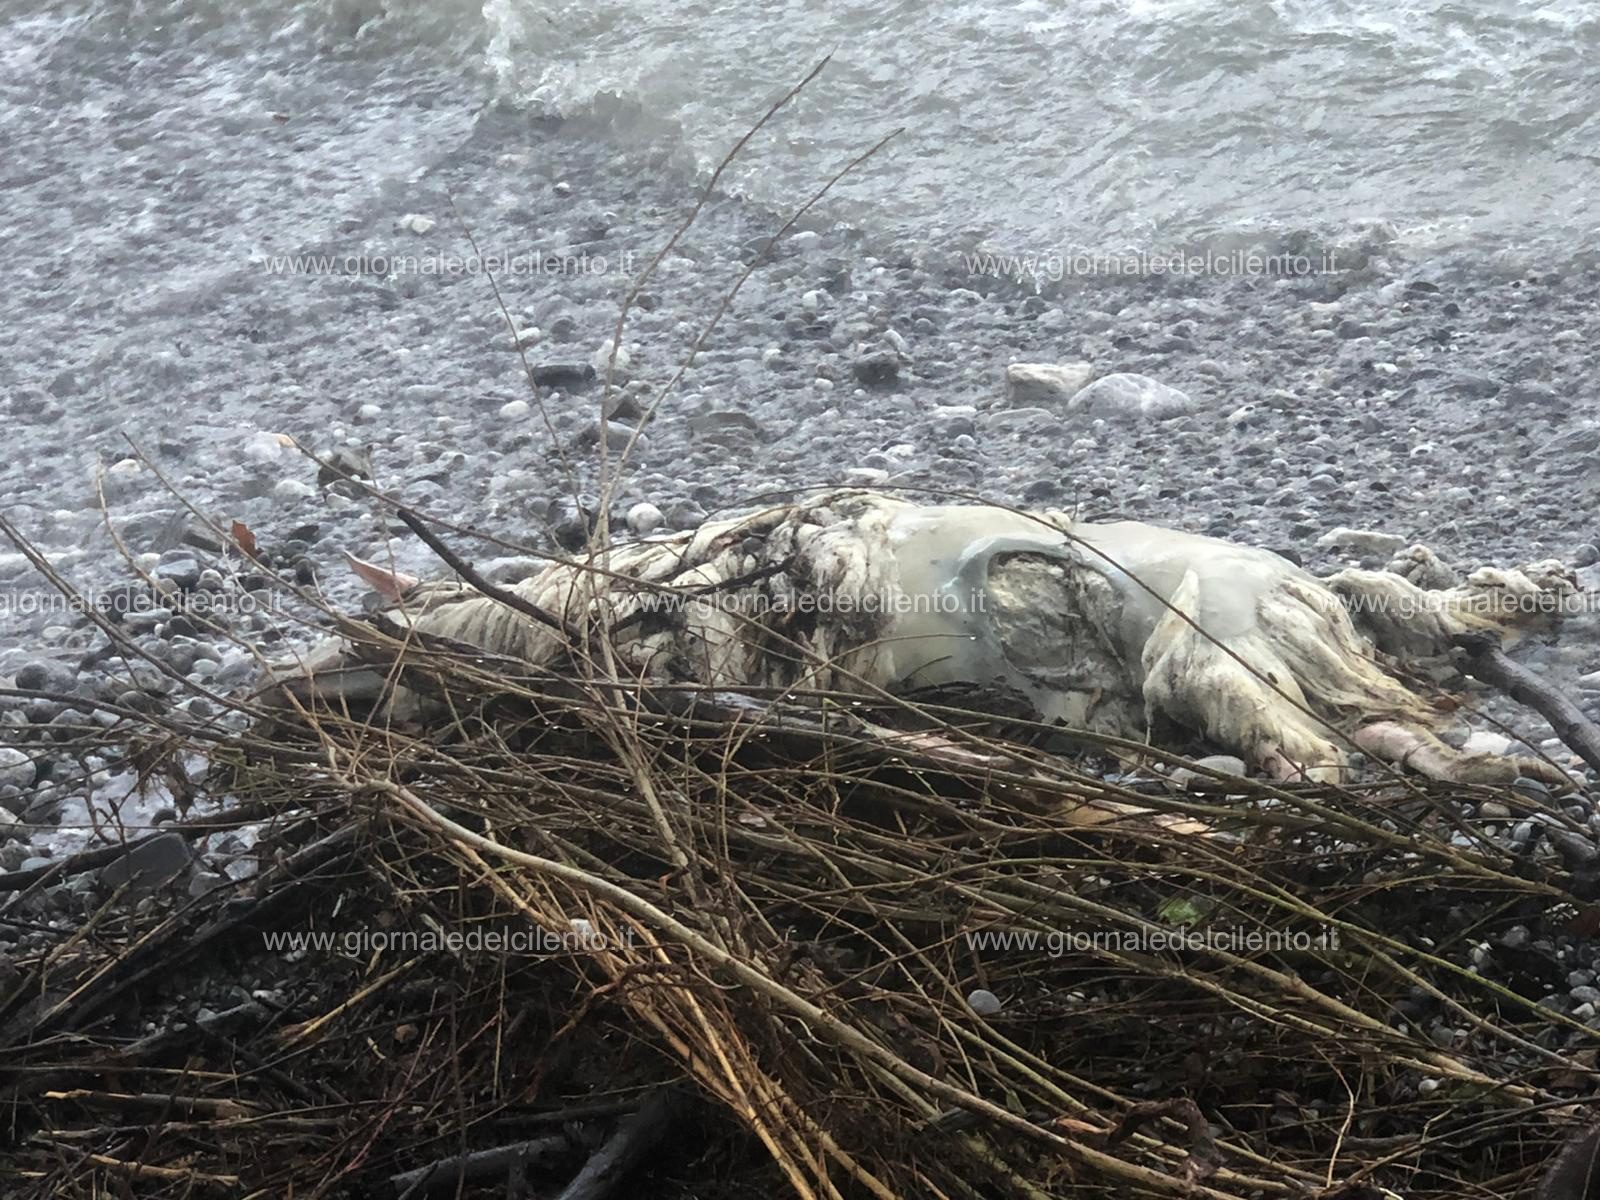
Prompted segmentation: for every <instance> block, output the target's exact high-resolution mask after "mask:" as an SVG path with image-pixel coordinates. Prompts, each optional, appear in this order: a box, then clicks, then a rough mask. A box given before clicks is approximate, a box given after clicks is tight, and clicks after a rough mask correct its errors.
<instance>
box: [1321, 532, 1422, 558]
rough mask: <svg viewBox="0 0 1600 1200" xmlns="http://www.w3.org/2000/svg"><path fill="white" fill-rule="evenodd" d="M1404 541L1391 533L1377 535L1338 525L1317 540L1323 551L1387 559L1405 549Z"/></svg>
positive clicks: (1376, 533)
mask: <svg viewBox="0 0 1600 1200" xmlns="http://www.w3.org/2000/svg"><path fill="white" fill-rule="evenodd" d="M1405 544H1406V539H1405V538H1403V537H1397V536H1396V535H1394V534H1392V533H1379V532H1378V531H1377V530H1375V529H1351V528H1350V527H1349V526H1347V525H1340V526H1339V527H1338V528H1337V529H1330V530H1328V532H1327V533H1325V534H1323V535H1322V536H1321V537H1319V538H1318V539H1317V545H1318V546H1320V547H1321V548H1322V549H1324V550H1337V551H1343V552H1345V553H1347V554H1361V555H1367V554H1372V555H1377V556H1379V557H1382V558H1388V557H1389V556H1391V555H1393V554H1397V553H1399V552H1400V550H1402V549H1403V548H1404V547H1405Z"/></svg>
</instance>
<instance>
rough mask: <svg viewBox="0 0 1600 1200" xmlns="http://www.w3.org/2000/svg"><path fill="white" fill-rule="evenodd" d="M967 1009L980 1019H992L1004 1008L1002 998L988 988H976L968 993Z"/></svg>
mask: <svg viewBox="0 0 1600 1200" xmlns="http://www.w3.org/2000/svg"><path fill="white" fill-rule="evenodd" d="M967 1007H968V1008H970V1009H971V1010H972V1011H973V1012H975V1013H977V1014H978V1015H979V1016H980V1017H992V1016H994V1015H995V1014H996V1013H997V1012H999V1011H1000V1010H1001V1008H1002V1007H1004V1006H1003V1005H1002V1004H1001V1003H1000V997H999V996H996V995H995V994H994V993H993V992H991V991H989V990H988V989H987V988H974V989H973V990H972V991H970V992H968V993H967Z"/></svg>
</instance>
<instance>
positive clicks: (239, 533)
mask: <svg viewBox="0 0 1600 1200" xmlns="http://www.w3.org/2000/svg"><path fill="white" fill-rule="evenodd" d="M232 533H233V541H234V544H235V545H237V546H238V547H239V549H241V550H243V551H244V552H245V554H247V555H249V556H250V557H251V558H259V557H260V548H259V547H258V546H257V545H256V535H255V534H253V533H251V532H250V526H248V525H246V524H245V523H244V522H243V521H235V522H234V523H233V529H232Z"/></svg>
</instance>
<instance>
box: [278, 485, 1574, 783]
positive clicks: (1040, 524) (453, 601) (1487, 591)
mask: <svg viewBox="0 0 1600 1200" xmlns="http://www.w3.org/2000/svg"><path fill="white" fill-rule="evenodd" d="M362 566H363V569H364V574H366V575H367V577H368V578H369V580H370V581H372V582H375V583H376V584H378V585H379V586H380V587H382V588H383V589H384V590H386V591H390V592H391V593H392V598H393V599H394V600H395V606H394V608H393V610H392V612H391V617H390V619H391V620H392V621H393V622H395V625H396V628H397V629H398V630H399V632H400V633H401V634H402V635H403V633H404V631H405V630H406V629H408V628H409V629H414V630H416V631H418V632H419V633H423V634H432V635H437V636H440V637H443V638H448V639H453V640H454V641H456V642H460V643H466V644H468V645H471V646H475V647H478V648H481V649H483V650H485V651H489V652H491V653H494V654H498V655H503V656H508V657H511V658H515V659H520V660H524V661H526V662H528V663H531V664H538V665H545V666H551V665H560V664H562V663H568V664H573V663H576V662H577V661H578V660H579V659H580V658H582V657H583V656H585V655H587V656H589V657H590V660H591V661H592V660H593V655H594V645H593V644H592V643H593V639H594V638H596V637H600V636H604V637H606V638H608V639H609V642H610V646H611V649H610V651H609V653H610V655H611V656H612V658H611V659H610V661H612V662H614V663H615V664H616V665H618V666H620V667H621V668H622V669H624V670H626V671H631V672H633V673H635V674H636V675H637V676H639V677H641V678H642V679H645V680H654V681H660V682H667V681H671V682H684V681H695V682H699V683H703V684H706V685H709V686H713V687H719V688H737V687H751V686H761V687H778V688H789V689H796V690H804V689H808V688H816V689H827V690H832V691H846V692H856V693H863V692H867V693H870V692H877V691H889V692H895V691H905V690H910V689H916V688H920V687H922V686H924V685H932V684H941V683H952V682H961V683H971V684H980V685H999V686H1002V687H1005V688H1007V689H1010V690H1012V691H1013V692H1016V693H1020V694H1021V695H1022V696H1024V697H1026V698H1027V700H1028V701H1029V702H1030V703H1031V704H1032V706H1033V707H1034V708H1035V709H1036V710H1037V712H1038V713H1039V715H1040V717H1041V718H1043V719H1044V720H1046V721H1052V722H1061V723H1063V724H1065V725H1067V726H1069V727H1074V728H1080V729H1086V730H1090V731H1095V732H1101V733H1107V734H1113V735H1116V736H1119V737H1122V738H1129V739H1155V740H1161V739H1162V738H1163V737H1165V736H1166V734H1167V733H1169V732H1171V731H1173V730H1177V731H1184V732H1186V733H1187V734H1188V735H1190V737H1191V739H1192V738H1194V737H1198V738H1199V739H1201V740H1203V741H1205V742H1209V743H1211V744H1213V745H1215V746H1216V747H1218V748H1219V749H1222V750H1226V751H1230V752H1232V753H1235V754H1237V755H1239V756H1241V757H1242V758H1244V759H1245V760H1246V761H1248V762H1251V763H1253V764H1256V765H1258V766H1260V767H1262V768H1264V769H1265V770H1266V771H1268V772H1269V773H1270V774H1272V775H1274V776H1276V777H1279V778H1284V779H1288V778H1297V777H1298V778H1317V779H1337V778H1340V777H1341V776H1342V775H1343V772H1344V770H1345V768H1346V765H1347V761H1348V757H1349V754H1350V752H1351V751H1352V750H1356V749H1360V750H1363V751H1365V752H1367V753H1369V754H1371V755H1374V756H1376V757H1379V758H1383V759H1387V760H1394V761H1403V762H1404V763H1406V764H1407V765H1409V766H1411V767H1413V768H1415V769H1417V770H1419V771H1422V772H1423V773H1426V774H1430V775H1434V776H1438V777H1444V778H1455V779H1460V780H1484V781H1489V780H1503V779H1510V778H1512V777H1514V776H1515V775H1517V774H1518V773H1519V772H1524V773H1525V772H1533V773H1535V774H1546V775H1548V774H1550V773H1551V772H1550V769H1549V768H1548V767H1546V766H1545V765H1544V764H1539V763H1530V762H1528V761H1526V760H1510V759H1501V758H1493V757H1485V756H1481V755H1465V754H1461V753H1459V752H1457V751H1454V750H1451V749H1450V748H1449V747H1447V746H1446V745H1445V744H1444V743H1443V742H1441V741H1440V740H1439V739H1438V738H1437V736H1436V730H1437V729H1438V727H1439V725H1440V724H1441V723H1442V721H1443V720H1444V719H1445V716H1446V714H1445V712H1444V711H1443V710H1442V709H1441V708H1440V707H1439V706H1438V705H1437V704H1436V703H1435V701H1434V700H1433V699H1430V697H1429V696H1428V695H1426V694H1424V693H1423V692H1422V691H1419V690H1417V689H1416V688H1414V687H1413V686H1411V685H1410V684H1408V683H1407V682H1405V680H1404V678H1403V677H1402V675H1401V673H1400V664H1402V663H1404V662H1405V661H1408V660H1414V659H1418V658H1423V657H1428V656H1434V655H1442V654H1446V653H1448V652H1449V649H1450V643H1451V639H1452V638H1453V637H1454V636H1456V635H1457V634H1459V633H1462V632H1466V631H1470V630H1475V629H1492V628H1499V627H1505V628H1512V627H1515V626H1518V625H1521V624H1526V623H1528V622H1530V621H1531V620H1535V619H1538V618H1541V617H1545V616H1549V615H1551V614H1553V613H1556V612H1559V611H1560V610H1561V609H1562V608H1563V607H1564V606H1566V605H1567V604H1569V603H1570V602H1571V600H1572V598H1573V596H1574V593H1575V586H1574V584H1573V582H1572V580H1571V578H1570V576H1569V575H1568V574H1567V573H1566V572H1565V570H1564V569H1563V568H1562V567H1561V566H1560V565H1559V564H1555V563H1541V564H1536V565H1534V566H1530V567H1527V568H1524V569H1523V570H1520V571H1494V570H1485V571H1480V572H1478V573H1477V574H1475V575H1474V576H1473V577H1472V578H1471V579H1470V580H1469V581H1468V582H1467V583H1466V584H1465V585H1463V586H1460V587H1454V588H1451V589H1448V590H1437V589H1435V590H1429V589H1424V588H1421V587H1418V586H1417V585H1416V584H1414V583H1412V582H1410V581H1409V580H1407V579H1406V578H1404V577H1403V576H1402V575H1400V574H1394V573H1389V572H1373V571H1355V570H1349V571H1342V572H1340V573H1338V574H1336V575H1333V576H1331V577H1329V578H1326V579H1319V578H1317V577H1315V576H1312V575H1311V574H1309V573H1307V572H1306V571H1303V570H1301V569H1300V568H1299V567H1297V566H1295V565H1294V564H1292V563H1290V562H1288V561H1287V560H1286V559H1284V558H1282V557H1280V556H1279V555H1277V554H1273V553H1271V552H1269V551H1266V550H1260V549H1253V548H1251V547H1247V546H1239V545H1234V544H1233V543H1230V542H1225V541H1221V540H1218V539H1215V538H1208V537H1201V536H1198V535H1195V534H1189V533H1182V532H1178V531H1174V530H1169V529H1162V528H1158V527H1156V526H1152V525H1145V524H1141V523H1138V522H1132V521H1118V522H1111V523H1087V522H1074V521H1073V520H1072V519H1070V518H1069V517H1068V516H1067V515H1066V514H1063V513H1056V512H1045V513H1038V514H1024V513H1020V512H1016V511H1013V510H1010V509H1007V508H1003V507H996V506H988V505H956V506H923V505H918V504H914V503H910V502H907V501H905V500H901V499H897V498H893V497H890V496H886V495H883V494H879V493H874V492H866V491H847V492H834V493H829V494H825V495H822V496H818V497H814V498H811V499H809V500H807V501H805V502H801V503H795V504H787V505H781V506H776V507H771V508H767V509H763V510H760V511H757V512H752V513H748V514H746V515H743V516H739V517H735V518H733V519H729V520H722V521H715V522H710V523H707V524H705V525H703V526H702V527H701V528H699V529H697V530H694V531H692V532H687V533H682V534H677V535H673V536H668V537H662V538H657V539H652V540H648V541H642V542H635V543H631V544H621V545H615V546H611V547H609V548H606V549H603V550H598V551H595V552H594V553H592V554H591V555H590V556H589V557H588V558H586V559H583V560H579V561H573V562H568V563H562V564H556V565H552V566H550V567H548V568H547V569H545V570H544V571H542V572H541V573H539V574H537V575H535V576H534V577H532V578H530V579H527V580H525V581H524V582H521V583H519V584H516V585H515V586H514V587H512V588H511V589H510V590H511V591H512V592H514V593H515V594H516V596H518V597H519V598H520V599H521V600H522V601H523V602H524V607H527V606H533V607H536V608H537V609H538V610H540V612H541V613H542V614H544V615H545V616H546V618H547V619H546V620H543V621H540V620H534V619H531V618H530V616H529V615H528V613H527V612H525V611H519V610H518V609H517V608H515V607H512V606H510V605H507V604H505V603H503V602H501V601H500V600H497V599H495V598H492V597H488V596H485V595H483V594H482V593H480V592H478V591H477V590H475V589H473V588H470V587H467V586H465V585H463V584H460V583H432V584H414V582H413V581H409V580H405V579H403V578H398V577H394V576H389V575H383V574H379V573H376V572H374V570H373V569H372V568H370V567H367V566H366V565H365V564H362ZM575 643H581V644H575ZM339 663H340V651H339V650H338V649H337V648H332V649H328V650H324V651H323V652H322V653H321V654H320V655H319V656H314V657H313V659H312V660H310V661H309V662H308V663H306V664H303V668H304V670H305V671H306V672H308V673H309V675H310V677H311V681H312V683H313V685H314V686H313V687H312V688H311V689H310V690H309V691H307V692H306V693H305V694H307V695H312V694H317V693H319V692H320V693H321V694H323V695H327V694H330V693H331V692H333V691H336V690H337V688H336V687H335V686H334V684H333V683H332V681H333V680H334V679H335V678H336V668H337V667H338V665H339ZM381 703H383V704H385V705H387V706H388V709H389V711H390V712H391V713H394V714H401V715H404V714H405V713H407V711H408V710H409V709H410V708H413V707H414V706H415V704H416V697H414V696H412V695H410V694H409V693H406V692H405V691H404V690H403V689H398V688H395V689H390V690H389V691H387V692H386V693H385V695H384V696H383V697H382V698H381Z"/></svg>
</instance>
